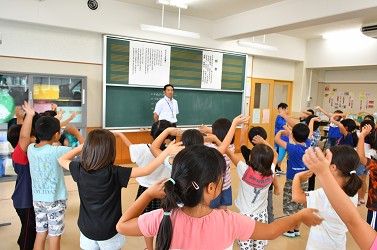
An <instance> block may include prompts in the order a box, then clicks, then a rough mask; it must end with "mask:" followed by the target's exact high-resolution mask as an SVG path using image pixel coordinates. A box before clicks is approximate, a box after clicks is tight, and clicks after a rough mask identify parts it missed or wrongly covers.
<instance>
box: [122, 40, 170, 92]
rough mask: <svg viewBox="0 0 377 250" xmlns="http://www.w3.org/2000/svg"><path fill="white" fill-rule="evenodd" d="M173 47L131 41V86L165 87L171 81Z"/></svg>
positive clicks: (129, 80)
mask: <svg viewBox="0 0 377 250" xmlns="http://www.w3.org/2000/svg"><path fill="white" fill-rule="evenodd" d="M170 54H171V47H170V46H167V45H161V44H153V43H145V42H136V41H130V54H129V58H130V59H129V79H128V82H129V84H134V85H151V86H164V85H165V84H168V83H169V79H170Z"/></svg>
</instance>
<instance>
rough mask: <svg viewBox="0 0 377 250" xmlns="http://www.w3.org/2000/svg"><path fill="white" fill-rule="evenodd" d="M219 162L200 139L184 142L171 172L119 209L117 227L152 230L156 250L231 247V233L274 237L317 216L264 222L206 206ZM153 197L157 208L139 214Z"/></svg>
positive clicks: (217, 180)
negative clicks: (159, 203)
mask: <svg viewBox="0 0 377 250" xmlns="http://www.w3.org/2000/svg"><path fill="white" fill-rule="evenodd" d="M225 168H226V164H225V160H224V157H223V156H222V154H221V153H219V152H218V151H217V150H216V149H213V148H209V147H207V146H204V145H197V146H191V147H187V148H185V149H184V150H182V151H181V152H180V153H178V154H177V155H176V157H175V159H174V162H173V169H172V176H171V178H169V179H168V180H167V181H166V180H162V181H161V182H159V183H157V184H156V185H154V186H152V187H151V188H149V189H147V191H145V192H144V193H143V194H142V195H141V196H140V197H139V199H138V200H136V201H135V203H134V204H132V205H131V207H130V208H129V209H127V210H126V211H125V213H124V214H123V215H122V217H121V218H120V220H119V222H118V224H117V230H118V232H120V233H122V234H125V235H130V236H141V235H144V236H155V235H157V240H156V249H159V250H165V249H232V245H233V242H234V240H235V239H240V240H247V239H250V238H252V239H274V238H277V237H278V236H279V235H280V234H281V233H282V232H284V231H286V230H288V229H289V228H290V227H292V226H293V225H295V224H296V223H299V222H301V221H303V222H304V223H305V224H307V225H309V226H311V225H317V224H319V223H320V222H321V221H322V219H321V218H319V217H318V216H317V215H315V214H314V213H313V212H315V211H316V210H315V209H305V210H302V211H300V212H299V213H298V214H295V215H292V216H289V217H286V218H283V219H280V220H276V221H275V222H274V223H272V224H264V223H261V222H256V221H254V220H253V219H252V218H249V217H247V216H244V215H241V214H239V213H234V212H232V211H230V210H223V209H212V208H210V206H209V203H210V201H211V200H213V199H214V198H216V197H217V196H218V195H219V194H220V192H221V187H222V181H223V178H222V177H223V174H224V171H225ZM198 173H200V174H198ZM155 197H159V198H164V199H163V202H162V209H158V210H154V211H152V212H149V213H145V214H143V215H141V216H140V214H141V212H142V211H143V210H144V208H145V206H146V205H147V204H148V203H149V201H150V200H151V199H152V198H155ZM139 216H140V217H139ZM199 225H200V226H199Z"/></svg>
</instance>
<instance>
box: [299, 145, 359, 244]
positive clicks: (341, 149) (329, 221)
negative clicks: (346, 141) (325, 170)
mask: <svg viewBox="0 0 377 250" xmlns="http://www.w3.org/2000/svg"><path fill="white" fill-rule="evenodd" d="M330 151H331V153H332V159H331V163H330V166H329V169H330V172H331V174H332V176H333V177H334V178H335V180H336V182H337V183H338V185H339V186H340V187H341V188H342V189H343V191H344V193H346V194H347V196H348V197H349V199H350V200H351V201H352V204H353V205H354V206H355V207H356V206H357V192H358V190H359V188H360V187H361V180H360V178H359V177H358V176H357V174H356V168H357V167H358V166H359V163H360V160H359V156H358V154H357V153H356V151H355V150H354V149H353V148H352V147H350V146H346V145H339V146H334V147H331V148H330ZM311 175H312V172H311V171H310V170H309V171H304V172H301V173H298V174H296V175H295V178H294V179H293V184H292V200H293V201H295V202H297V203H306V206H307V207H308V208H316V209H318V210H319V213H318V215H319V216H320V217H322V218H324V222H323V223H322V224H321V225H319V226H318V227H312V228H311V229H310V232H309V238H308V241H307V245H306V249H344V250H345V249H346V243H347V238H346V233H347V227H346V225H345V224H344V223H343V221H342V220H341V219H340V218H339V216H338V215H337V213H336V211H335V210H334V209H333V208H332V206H331V204H330V202H329V200H328V198H327V197H326V194H325V192H324V190H323V189H322V188H319V189H317V190H314V191H309V192H304V191H303V190H302V188H301V182H305V181H307V180H308V178H309V177H310V176H311Z"/></svg>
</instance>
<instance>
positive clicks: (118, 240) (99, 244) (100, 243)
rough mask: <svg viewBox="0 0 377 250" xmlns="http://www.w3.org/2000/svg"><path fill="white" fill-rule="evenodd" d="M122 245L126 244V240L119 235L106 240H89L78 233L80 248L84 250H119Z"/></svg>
mask: <svg viewBox="0 0 377 250" xmlns="http://www.w3.org/2000/svg"><path fill="white" fill-rule="evenodd" d="M124 243H126V238H125V237H124V236H123V235H121V234H119V233H118V234H116V235H115V236H114V237H112V238H110V239H108V240H91V239H89V238H87V237H85V235H83V234H82V233H81V232H80V247H81V249H84V250H99V249H101V250H114V249H121V248H122V247H123V245H124Z"/></svg>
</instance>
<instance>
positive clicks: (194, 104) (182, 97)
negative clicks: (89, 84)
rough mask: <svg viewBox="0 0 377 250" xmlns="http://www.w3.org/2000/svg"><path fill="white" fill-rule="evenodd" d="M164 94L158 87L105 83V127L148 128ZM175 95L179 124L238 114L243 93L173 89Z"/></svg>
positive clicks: (211, 121) (207, 121)
mask: <svg viewBox="0 0 377 250" xmlns="http://www.w3.org/2000/svg"><path fill="white" fill-rule="evenodd" d="M163 96H164V95H163V92H162V89H160V88H141V87H123V86H107V87H106V120H105V127H107V128H124V127H135V128H140V127H150V126H151V125H152V123H153V122H154V120H153V110H154V107H155V104H156V102H157V101H158V100H159V99H161V98H162V97H163ZM174 98H175V99H176V100H177V101H178V106H179V114H178V116H177V118H178V123H177V125H178V126H193V125H200V124H202V123H203V124H212V123H213V121H215V120H216V119H218V118H221V117H224V118H228V119H229V120H232V119H233V118H234V117H235V116H237V115H239V114H241V108H242V92H225V91H204V90H191V89H176V90H175V92H174Z"/></svg>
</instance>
